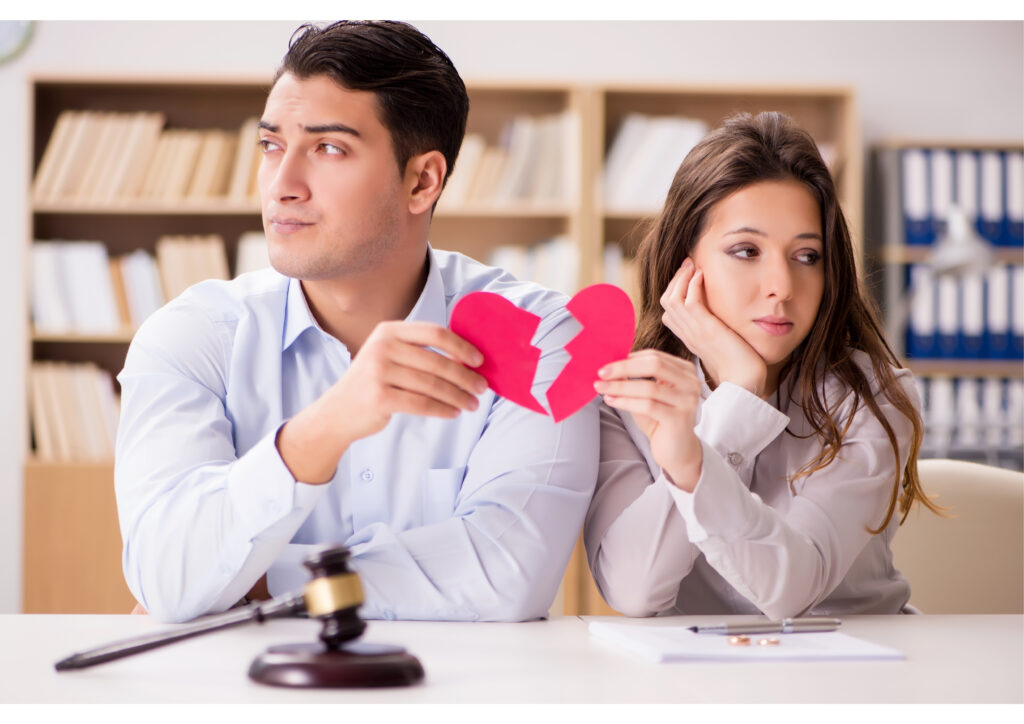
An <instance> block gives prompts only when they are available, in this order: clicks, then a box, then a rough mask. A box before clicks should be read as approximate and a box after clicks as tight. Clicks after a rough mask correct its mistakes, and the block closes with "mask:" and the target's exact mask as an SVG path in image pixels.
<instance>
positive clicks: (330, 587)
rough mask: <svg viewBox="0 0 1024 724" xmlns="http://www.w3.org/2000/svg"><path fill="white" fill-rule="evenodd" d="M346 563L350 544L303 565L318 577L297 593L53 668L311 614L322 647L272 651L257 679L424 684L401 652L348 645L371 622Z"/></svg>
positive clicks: (255, 672)
mask: <svg viewBox="0 0 1024 724" xmlns="http://www.w3.org/2000/svg"><path fill="white" fill-rule="evenodd" d="M348 559H349V552H348V549H346V548H344V547H341V546H338V547H334V548H328V549H325V550H323V551H320V552H319V553H315V554H313V555H312V556H310V557H308V558H307V559H306V560H305V561H303V565H304V566H305V567H306V568H308V569H309V570H310V572H311V573H312V574H313V579H312V580H311V581H309V583H307V584H306V586H305V587H304V588H303V589H302V591H301V592H299V593H292V594H288V595H285V596H279V597H277V598H273V599H271V600H269V601H261V602H257V603H251V604H249V605H247V606H242V607H239V608H233V609H231V610H229V611H226V612H224V613H222V614H217V615H214V616H207V617H205V618H203V619H200V620H198V621H196V622H195V623H193V624H192V625H189V626H185V627H183V628H179V629H177V630H174V631H169V632H163V633H155V634H149V635H147V636H139V637H137V638H132V639H125V640H122V641H115V642H114V643H111V644H107V645H105V646H99V647H97V648H94V649H90V650H88V651H81V652H78V653H75V654H72V655H71V656H68V657H67V658H65V659H62V660H60V661H58V662H57V663H56V664H55V668H56V669H57V671H68V670H72V669H84V668H87V667H89V666H95V665H97V664H102V663H104V662H107V661H113V660H115V659H121V658H124V657H126V656H132V655H134V654H138V653H142V652H143V651H149V650H151V649H155V648H159V647H161V646H166V645H167V644H171V643H175V642H177V641H184V640H185V639H190V638H193V637H195V636H200V635H202V634H206V633H211V632H213V631H219V630H222V629H225V628H230V627H232V626H238V625H240V624H243V623H249V622H252V621H255V622H256V623H263V622H264V621H266V620H268V619H273V618H290V617H295V616H300V615H302V614H308V615H309V616H310V617H312V618H316V619H319V620H320V622H321V624H322V625H321V629H320V637H319V638H320V641H321V642H322V646H317V645H308V644H293V645H287V646H279V647H272V648H271V649H270V650H268V651H267V652H266V653H264V654H263V655H262V656H261V657H259V658H257V659H256V661H254V662H253V665H252V667H251V668H250V671H249V676H250V677H251V678H253V679H255V680H256V681H260V682H262V683H267V684H274V685H279V686H387V685H405V684H411V683H415V682H416V681H419V680H420V679H422V678H423V669H422V667H421V666H420V664H419V661H418V660H416V658H415V657H413V656H411V655H409V654H408V653H406V652H405V650H404V649H402V648H400V647H395V646H387V645H379V644H378V645H369V644H362V645H358V644H357V645H350V646H347V647H346V646H345V644H347V643H348V642H350V641H352V640H353V639H356V638H358V637H359V636H361V635H362V634H363V632H364V631H365V630H366V622H365V621H363V620H362V619H361V618H359V615H358V613H357V609H358V608H359V606H360V605H362V603H363V588H362V584H361V583H360V582H359V577H358V576H357V575H356V574H355V573H354V572H353V571H351V570H350V569H349V567H348Z"/></svg>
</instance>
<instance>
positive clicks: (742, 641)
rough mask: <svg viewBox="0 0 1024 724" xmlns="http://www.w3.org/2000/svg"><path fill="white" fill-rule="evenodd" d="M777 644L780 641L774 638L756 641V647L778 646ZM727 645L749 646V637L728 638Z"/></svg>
mask: <svg viewBox="0 0 1024 724" xmlns="http://www.w3.org/2000/svg"><path fill="white" fill-rule="evenodd" d="M779 643H780V641H779V640H778V639H776V638H770V639H769V638H765V639H758V640H757V645H758V646H778V645H779ZM729 645H730V646H750V637H749V636H730V637H729Z"/></svg>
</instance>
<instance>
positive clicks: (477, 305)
mask: <svg viewBox="0 0 1024 724" xmlns="http://www.w3.org/2000/svg"><path fill="white" fill-rule="evenodd" d="M566 309H567V310H568V311H569V313H570V314H572V316H573V317H575V318H576V320H577V321H578V322H579V323H580V325H581V327H582V328H581V329H580V331H579V333H578V334H577V335H576V336H575V337H573V338H572V340H570V341H569V343H568V344H567V345H566V346H565V350H566V352H568V353H569V355H570V360H569V362H568V363H567V364H566V365H565V367H564V368H563V369H562V372H561V373H560V374H559V375H558V377H557V378H556V379H555V381H554V382H552V383H551V386H550V387H549V388H548V391H547V400H548V405H549V406H550V407H551V414H552V416H553V417H554V419H555V422H561V421H562V420H564V419H565V418H567V417H569V416H570V415H572V414H573V413H575V412H577V411H578V410H579V409H580V408H582V407H583V406H584V405H586V404H587V403H588V402H590V400H592V399H593V398H594V396H595V394H596V393H595V391H594V382H595V380H597V371H598V370H599V369H600V368H601V367H603V366H604V365H606V364H608V363H609V362H613V361H615V360H617V359H622V358H624V357H626V355H628V354H629V350H630V348H631V347H632V345H633V335H634V333H635V331H636V315H635V314H634V312H633V304H632V302H630V300H629V297H628V296H627V295H626V293H625V292H624V291H622V290H621V289H619V288H618V287H616V286H613V285H611V284H594V285H592V286H589V287H586V288H585V289H582V290H580V291H579V292H578V293H577V294H576V295H575V296H574V297H573V298H572V299H571V300H570V301H569V303H568V304H567V305H566ZM540 321H541V320H540V317H538V316H537V315H536V314H532V313H530V312H527V311H526V310H524V309H520V308H519V307H517V306H515V305H514V304H512V302H510V301H508V300H507V299H505V298H504V297H502V296H500V295H498V294H494V293H492V292H473V293H471V294H467V295H466V296H465V297H463V298H462V299H461V300H459V302H458V303H457V304H456V305H455V308H454V309H453V310H452V316H451V324H450V327H451V329H452V331H453V332H455V333H456V334H458V335H459V336H460V337H462V338H464V339H465V340H467V341H468V342H470V343H471V344H473V345H474V346H475V347H476V348H477V349H478V350H480V353H481V354H483V356H484V363H483V364H482V365H480V366H479V367H477V368H476V371H477V372H479V373H480V374H481V375H482V376H483V377H484V379H486V380H487V382H488V384H489V385H490V386H491V389H492V390H494V391H495V392H496V393H498V394H499V395H501V396H502V397H505V398H506V399H508V400H511V401H512V402H515V403H516V404H519V405H522V406H523V407H526V408H528V409H530V410H533V411H534V412H539V413H541V414H542V415H546V414H547V412H546V411H545V410H544V408H543V407H542V406H541V405H540V403H539V402H537V399H536V398H535V397H534V396H533V394H532V393H531V391H530V388H531V387H532V385H533V380H534V377H535V376H536V372H537V363H538V361H539V360H540V349H538V348H537V347H534V346H533V345H532V344H530V342H531V341H532V340H533V335H534V333H535V332H536V331H537V327H538V326H539V325H540Z"/></svg>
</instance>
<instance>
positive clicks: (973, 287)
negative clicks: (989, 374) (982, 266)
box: [906, 263, 1024, 359]
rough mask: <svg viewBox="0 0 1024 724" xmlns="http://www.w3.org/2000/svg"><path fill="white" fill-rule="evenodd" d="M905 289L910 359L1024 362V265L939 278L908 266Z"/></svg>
mask: <svg viewBox="0 0 1024 724" xmlns="http://www.w3.org/2000/svg"><path fill="white" fill-rule="evenodd" d="M906 289H907V292H906V293H907V295H908V300H909V308H910V315H909V319H908V324H907V332H906V351H907V355H908V356H909V357H914V358H918V359H920V358H939V359H942V358H945V359H1024V265H1020V264H1003V263H999V264H995V265H994V266H993V267H991V268H990V269H988V270H987V271H986V272H974V271H972V272H964V273H961V274H936V273H934V271H933V270H932V268H931V266H929V265H928V264H910V265H908V269H907V287H906Z"/></svg>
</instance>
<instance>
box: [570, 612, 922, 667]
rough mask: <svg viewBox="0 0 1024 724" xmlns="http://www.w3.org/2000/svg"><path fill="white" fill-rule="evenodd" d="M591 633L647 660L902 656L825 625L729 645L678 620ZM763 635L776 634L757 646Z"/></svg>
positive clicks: (600, 626)
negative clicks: (769, 642) (767, 643)
mask: <svg viewBox="0 0 1024 724" xmlns="http://www.w3.org/2000/svg"><path fill="white" fill-rule="evenodd" d="M590 634H591V635H592V636H594V637H595V638H599V639H601V640H603V641H607V642H609V643H612V644H615V645H616V646H618V647H620V648H622V649H625V650H627V651H630V652H632V653H634V654H636V655H638V656H642V657H643V658H645V659H649V660H651V661H658V662H664V661H816V660H824V659H834V660H855V659H903V658H905V657H904V656H903V653H902V652H900V651H897V650H896V649H890V648H886V647H885V646H879V645H878V644H873V643H870V642H868V641H863V640H861V639H858V638H855V637H853V636H849V635H847V634H843V633H839V632H838V631H829V632H821V633H789V634H750V635H749V636H750V645H749V646H730V645H729V637H728V636H723V635H719V634H698V633H694V632H693V631H690V630H689V629H687V628H684V627H682V626H643V625H635V624H633V625H630V624H621V623H609V622H607V621H591V623H590ZM761 639H778V641H779V643H778V644H776V645H774V646H761V645H759V644H758V641H759V640H761Z"/></svg>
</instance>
